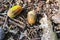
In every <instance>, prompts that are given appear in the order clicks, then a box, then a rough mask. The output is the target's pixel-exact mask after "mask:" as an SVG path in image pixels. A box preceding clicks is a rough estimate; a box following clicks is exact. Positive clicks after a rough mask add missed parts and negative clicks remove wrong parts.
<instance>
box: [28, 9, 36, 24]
mask: <svg viewBox="0 0 60 40" xmlns="http://www.w3.org/2000/svg"><path fill="white" fill-rule="evenodd" d="M27 22H28V23H29V24H30V25H33V24H34V23H35V22H36V13H35V11H34V10H32V11H30V12H28V14H27Z"/></svg>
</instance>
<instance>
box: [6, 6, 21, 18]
mask: <svg viewBox="0 0 60 40" xmlns="http://www.w3.org/2000/svg"><path fill="white" fill-rule="evenodd" d="M21 11H22V7H21V6H19V5H15V6H13V7H12V8H10V9H9V10H8V12H7V15H8V16H9V17H10V18H14V17H15V16H17V15H18V14H20V13H21Z"/></svg>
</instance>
